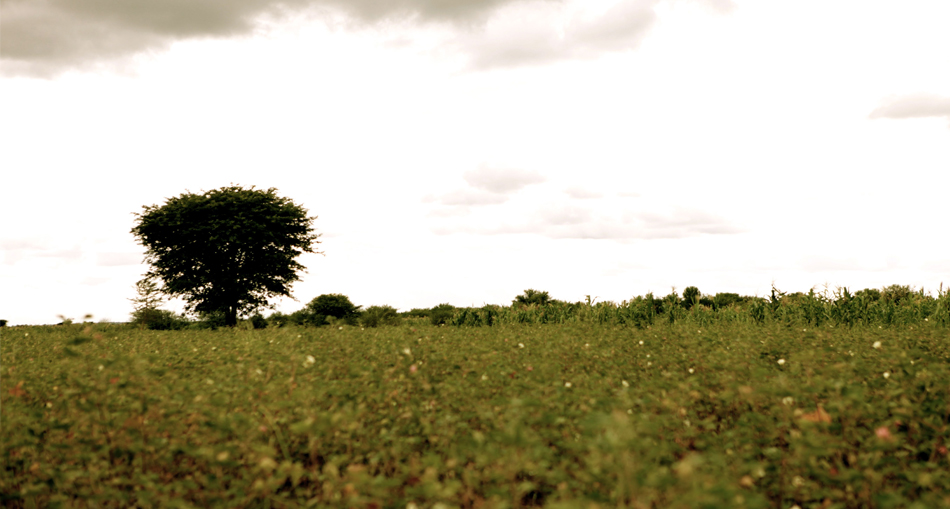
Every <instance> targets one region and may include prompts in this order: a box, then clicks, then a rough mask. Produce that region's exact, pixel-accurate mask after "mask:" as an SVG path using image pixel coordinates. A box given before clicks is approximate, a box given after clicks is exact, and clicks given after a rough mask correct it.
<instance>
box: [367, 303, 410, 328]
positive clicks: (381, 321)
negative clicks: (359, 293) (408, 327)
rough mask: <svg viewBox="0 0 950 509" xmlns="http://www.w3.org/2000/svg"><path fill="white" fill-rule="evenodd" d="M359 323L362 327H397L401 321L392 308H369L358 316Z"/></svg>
mask: <svg viewBox="0 0 950 509" xmlns="http://www.w3.org/2000/svg"><path fill="white" fill-rule="evenodd" d="M360 323H362V324H363V326H364V327H379V326H381V325H399V324H400V323H402V319H400V318H399V313H398V312H397V311H396V309H395V308H393V307H392V306H370V307H368V308H366V311H363V313H362V314H361V315H360Z"/></svg>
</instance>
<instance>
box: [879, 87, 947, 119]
mask: <svg viewBox="0 0 950 509" xmlns="http://www.w3.org/2000/svg"><path fill="white" fill-rule="evenodd" d="M932 117H945V118H946V119H947V120H950V96H940V95H936V94H924V93H920V94H909V95H902V96H891V97H888V98H886V99H884V100H883V101H881V104H880V105H879V106H878V107H877V108H875V109H874V111H872V112H871V115H870V118H872V119H877V118H895V119H903V118H932Z"/></svg>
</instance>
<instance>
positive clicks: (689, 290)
mask: <svg viewBox="0 0 950 509" xmlns="http://www.w3.org/2000/svg"><path fill="white" fill-rule="evenodd" d="M701 295H702V294H701V293H700V292H699V288H696V287H695V286H687V287H686V289H684V290H683V307H684V308H686V309H687V310H689V309H690V308H691V307H693V305H694V304H697V303H698V302H699V297H700V296H701Z"/></svg>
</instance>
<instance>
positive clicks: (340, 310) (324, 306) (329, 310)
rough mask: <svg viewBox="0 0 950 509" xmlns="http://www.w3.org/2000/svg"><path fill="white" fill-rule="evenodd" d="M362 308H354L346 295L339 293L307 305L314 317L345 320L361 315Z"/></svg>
mask: <svg viewBox="0 0 950 509" xmlns="http://www.w3.org/2000/svg"><path fill="white" fill-rule="evenodd" d="M360 307H361V306H354V305H353V303H352V302H350V298H349V297H347V296H346V295H341V294H338V293H331V294H324V295H321V296H319V297H317V298H315V299H313V300H312V301H310V303H308V304H307V309H308V310H309V311H310V312H311V313H313V314H314V315H323V316H332V317H334V318H343V319H345V318H348V317H351V316H353V315H357V314H359V310H360Z"/></svg>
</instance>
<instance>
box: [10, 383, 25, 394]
mask: <svg viewBox="0 0 950 509" xmlns="http://www.w3.org/2000/svg"><path fill="white" fill-rule="evenodd" d="M10 395H11V396H13V397H14V398H16V397H22V396H26V391H24V390H23V380H20V381H19V382H17V384H16V387H14V388H12V389H10Z"/></svg>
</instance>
